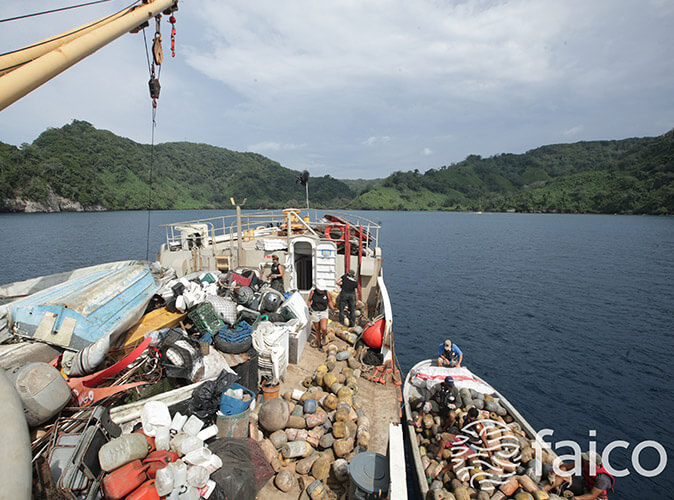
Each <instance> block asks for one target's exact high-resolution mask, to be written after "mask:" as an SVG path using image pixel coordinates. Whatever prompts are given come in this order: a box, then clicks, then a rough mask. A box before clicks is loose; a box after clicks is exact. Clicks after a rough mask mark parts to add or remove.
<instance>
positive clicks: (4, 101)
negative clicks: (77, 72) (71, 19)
mask: <svg viewBox="0 0 674 500" xmlns="http://www.w3.org/2000/svg"><path fill="white" fill-rule="evenodd" d="M177 3H178V0H151V1H149V2H147V3H144V4H143V5H139V6H136V7H132V8H131V9H129V10H127V11H124V12H121V13H118V14H115V15H112V16H109V17H107V18H104V19H102V20H100V22H95V23H92V24H91V25H87V26H84V27H81V28H77V29H74V30H71V31H68V32H66V33H64V34H62V35H58V36H55V37H52V38H50V39H48V40H45V41H44V42H42V43H40V44H36V45H33V46H30V47H27V48H26V49H24V50H21V51H17V52H13V53H11V54H6V55H4V56H0V69H2V68H6V69H5V71H4V73H2V72H1V71H0V110H3V109H5V108H6V107H7V106H9V105H10V104H13V103H14V102H16V101H18V100H19V99H21V98H22V97H23V96H25V95H26V94H28V93H29V92H32V91H33V90H35V89H36V88H38V87H39V86H40V85H42V84H43V83H45V82H47V81H49V80H51V79H52V78H54V77H55V76H56V75H58V74H59V73H61V72H63V71H65V70H66V69H68V68H69V67H70V66H72V65H74V64H75V63H77V62H79V61H81V60H82V59H84V58H85V57H87V56H89V55H91V54H93V53H94V52H96V51H97V50H98V49H100V48H101V47H104V46H105V45H107V44H109V43H110V42H112V41H113V40H116V39H117V38H119V37H120V36H122V35H124V34H125V33H128V32H129V31H132V30H134V29H135V28H138V27H139V26H140V25H141V24H143V23H145V22H147V21H148V20H150V19H152V18H153V17H155V16H158V15H159V14H161V13H162V12H163V11H165V10H168V9H172V8H173V7H174V6H176V5H177Z"/></svg>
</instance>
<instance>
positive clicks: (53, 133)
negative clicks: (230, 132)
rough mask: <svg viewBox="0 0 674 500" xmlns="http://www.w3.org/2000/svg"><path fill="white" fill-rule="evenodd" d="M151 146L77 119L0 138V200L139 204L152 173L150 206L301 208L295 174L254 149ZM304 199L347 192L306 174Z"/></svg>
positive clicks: (340, 199)
mask: <svg viewBox="0 0 674 500" xmlns="http://www.w3.org/2000/svg"><path fill="white" fill-rule="evenodd" d="M152 154H153V153H152V148H151V146H149V145H143V144H138V143H136V142H133V141H131V140H129V139H125V138H122V137H119V136H116V135H115V134H113V133H112V132H108V131H105V130H97V129H96V128H94V127H93V126H92V125H91V124H89V123H87V122H83V121H77V120H75V121H73V123H72V124H69V125H66V126H64V127H62V128H60V129H49V130H47V131H45V132H43V133H42V134H41V135H40V137H38V138H37V139H36V140H35V141H34V142H33V144H30V145H28V144H24V145H22V146H21V148H16V147H14V146H10V145H7V144H3V143H0V200H5V201H4V205H5V210H7V209H11V203H9V202H8V200H13V199H15V198H17V197H19V198H22V199H24V200H34V201H38V202H42V203H43V204H47V203H48V201H49V199H50V198H54V195H56V196H59V197H62V198H65V199H68V200H72V201H74V202H79V203H80V204H81V205H82V207H84V208H85V209H90V208H94V207H95V208H97V209H108V210H129V209H144V208H146V207H147V204H148V196H149V194H148V193H149V189H148V186H149V181H150V175H152V201H151V204H152V207H153V208H155V209H191V208H219V207H229V206H230V204H229V198H230V196H233V197H235V199H236V200H237V201H241V200H243V198H248V201H247V202H246V208H267V207H286V206H291V205H295V206H303V205H304V198H305V191H304V187H303V186H301V185H300V184H297V183H296V182H295V179H296V177H297V175H299V172H297V171H293V170H290V169H287V168H284V167H282V166H281V165H280V164H278V163H277V162H275V161H272V160H270V159H268V158H265V157H264V156H262V155H259V154H255V153H238V152H234V151H229V150H227V149H224V148H218V147H214V146H209V145H207V144H194V143H187V142H181V143H166V144H160V145H157V146H155V148H154V162H152V164H153V165H154V167H153V169H152V172H150V164H151V161H150V160H151V155H152ZM309 187H310V195H311V203H312V205H315V206H323V207H325V206H344V205H345V204H346V203H348V202H349V201H350V200H351V199H353V197H354V196H355V193H354V192H353V191H351V189H350V188H349V187H348V186H347V185H346V184H344V183H343V182H341V181H338V180H336V179H333V178H332V177H330V176H324V177H312V178H311V179H310V182H309Z"/></svg>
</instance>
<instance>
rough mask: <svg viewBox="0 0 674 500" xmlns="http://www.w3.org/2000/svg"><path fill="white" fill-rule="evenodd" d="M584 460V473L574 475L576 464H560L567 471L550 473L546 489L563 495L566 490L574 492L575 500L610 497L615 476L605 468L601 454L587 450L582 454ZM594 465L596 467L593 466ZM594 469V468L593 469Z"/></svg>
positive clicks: (603, 499) (561, 468)
mask: <svg viewBox="0 0 674 500" xmlns="http://www.w3.org/2000/svg"><path fill="white" fill-rule="evenodd" d="M580 458H581V461H582V474H579V475H574V474H573V469H574V468H575V464H574V463H573V462H567V463H563V464H561V465H560V467H559V469H560V470H561V471H564V472H566V473H563V474H556V473H552V474H550V477H548V482H549V483H550V484H547V485H545V486H544V487H543V490H544V491H552V490H554V491H557V492H558V494H559V495H563V494H564V492H565V491H569V492H571V493H573V495H574V499H575V500H595V499H596V498H600V499H602V500H605V499H607V498H608V493H609V490H610V491H613V486H614V484H615V478H614V477H613V476H612V475H611V474H610V473H609V472H608V471H607V470H606V469H605V468H604V466H603V464H602V459H601V455H599V453H597V452H596V451H587V452H585V453H581V454H580ZM591 465H594V467H591ZM593 469H594V470H593Z"/></svg>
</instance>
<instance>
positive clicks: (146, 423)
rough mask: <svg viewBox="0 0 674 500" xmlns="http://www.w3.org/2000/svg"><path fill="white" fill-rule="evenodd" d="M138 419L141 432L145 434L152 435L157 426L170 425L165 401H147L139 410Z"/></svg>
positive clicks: (169, 416) (169, 415) (169, 414)
mask: <svg viewBox="0 0 674 500" xmlns="http://www.w3.org/2000/svg"><path fill="white" fill-rule="evenodd" d="M140 421H141V423H142V424H143V432H144V433H145V434H146V435H147V436H151V437H154V436H155V433H156V431H157V427H161V426H165V427H168V426H170V425H171V413H169V409H168V406H166V403H162V402H161V401H148V402H147V403H145V406H143V409H142V410H141V412H140Z"/></svg>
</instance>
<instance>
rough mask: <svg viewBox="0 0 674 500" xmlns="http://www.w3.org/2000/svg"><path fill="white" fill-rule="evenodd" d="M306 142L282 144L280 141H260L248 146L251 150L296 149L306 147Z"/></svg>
mask: <svg viewBox="0 0 674 500" xmlns="http://www.w3.org/2000/svg"><path fill="white" fill-rule="evenodd" d="M306 146H307V145H306V144H282V143H280V142H273V141H267V142H259V143H257V144H252V145H250V146H248V150H249V151H261V152H265V151H294V150H296V149H302V148H305V147H306Z"/></svg>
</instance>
